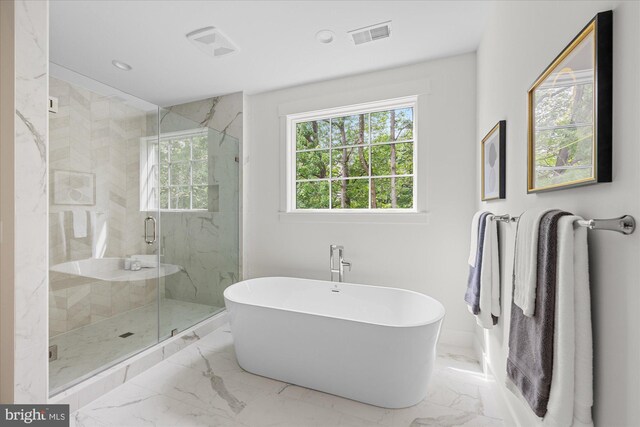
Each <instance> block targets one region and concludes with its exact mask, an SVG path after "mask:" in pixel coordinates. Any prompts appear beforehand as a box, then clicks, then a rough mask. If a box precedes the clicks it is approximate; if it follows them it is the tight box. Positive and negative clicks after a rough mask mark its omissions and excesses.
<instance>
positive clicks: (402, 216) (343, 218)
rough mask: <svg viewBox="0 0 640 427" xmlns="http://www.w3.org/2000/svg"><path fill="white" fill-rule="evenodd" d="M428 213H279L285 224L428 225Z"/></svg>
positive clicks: (281, 220)
mask: <svg viewBox="0 0 640 427" xmlns="http://www.w3.org/2000/svg"><path fill="white" fill-rule="evenodd" d="M428 215H429V213H428V212H331V213H329V212H280V213H279V214H278V216H279V219H280V222H286V223H360V224H424V225H426V224H428Z"/></svg>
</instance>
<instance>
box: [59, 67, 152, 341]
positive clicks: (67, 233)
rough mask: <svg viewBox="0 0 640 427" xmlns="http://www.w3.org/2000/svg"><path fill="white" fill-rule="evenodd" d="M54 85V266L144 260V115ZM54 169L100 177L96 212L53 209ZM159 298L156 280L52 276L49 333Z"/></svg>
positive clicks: (71, 87)
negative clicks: (77, 226) (80, 229)
mask: <svg viewBox="0 0 640 427" xmlns="http://www.w3.org/2000/svg"><path fill="white" fill-rule="evenodd" d="M49 84H50V94H51V96H54V97H57V98H58V102H59V104H58V105H59V109H58V112H57V113H55V114H54V113H50V114H49V129H50V135H49V141H50V171H51V172H50V174H49V175H50V178H49V184H50V188H51V189H52V191H51V192H50V193H51V197H52V199H51V200H50V210H49V212H50V213H49V230H50V241H49V258H50V265H55V264H58V263H62V262H66V261H74V260H80V259H86V258H91V257H101V256H103V257H123V256H125V255H127V254H135V253H145V251H146V248H145V245H144V242H143V241H142V235H141V234H142V232H141V227H142V221H143V219H144V213H143V212H140V202H139V188H140V187H139V180H140V174H139V170H140V165H139V155H140V142H139V141H140V137H142V136H145V135H146V134H147V131H146V128H147V125H146V123H147V120H146V116H145V112H143V111H140V110H137V109H134V108H132V107H130V106H128V105H126V104H125V103H124V102H123V101H122V100H119V99H117V98H113V97H105V96H102V95H99V94H97V93H94V92H91V91H89V90H86V89H84V88H81V87H79V86H75V85H71V84H69V83H67V82H65V81H62V80H59V79H55V78H50V83H49ZM57 170H62V171H69V170H71V171H78V172H88V173H93V174H95V205H90V206H71V205H62V204H56V203H54V199H53V197H54V196H53V195H54V192H55V191H56V187H55V182H54V179H53V177H54V173H55V171H57ZM74 215H81V216H84V219H85V220H86V222H87V225H86V226H87V232H86V236H83V234H84V233H77V232H75V233H74V227H73V222H74ZM94 222H95V224H97V225H98V226H100V225H102V224H104V227H105V231H106V239H105V240H104V241H101V240H100V239H98V238H97V235H98V234H99V233H94V231H93V229H94V224H93V223H94ZM76 236H77V237H76ZM155 297H156V285H155V282H154V281H146V282H140V283H135V286H131V284H130V283H128V282H104V281H94V280H91V279H87V278H81V277H78V276H69V275H65V274H62V273H55V272H51V274H50V287H49V311H50V315H49V317H50V321H49V325H50V326H49V333H50V335H51V336H55V335H57V334H60V333H64V332H68V331H70V330H73V329H76V328H79V327H81V326H85V325H88V324H90V323H94V322H97V321H100V320H103V319H105V318H108V317H111V316H113V315H116V314H119V313H122V312H125V311H128V310H131V309H134V308H137V307H141V306H143V305H145V304H148V303H150V302H153V301H154V300H155Z"/></svg>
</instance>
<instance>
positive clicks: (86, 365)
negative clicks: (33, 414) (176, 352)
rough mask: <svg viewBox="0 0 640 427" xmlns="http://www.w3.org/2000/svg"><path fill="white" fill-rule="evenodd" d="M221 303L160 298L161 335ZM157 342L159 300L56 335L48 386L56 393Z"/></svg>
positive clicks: (203, 315) (198, 318)
mask: <svg viewBox="0 0 640 427" xmlns="http://www.w3.org/2000/svg"><path fill="white" fill-rule="evenodd" d="M220 310H221V307H215V306H210V305H204V304H196V303H191V302H185V301H178V300H173V299H167V298H163V299H162V300H160V338H161V339H164V338H167V337H169V335H170V333H171V330H172V329H176V328H178V330H182V329H185V328H188V327H190V326H191V325H194V324H195V323H197V322H199V321H201V320H203V319H204V318H206V317H208V316H210V315H212V314H214V313H217V312H219V311H220ZM157 342H158V305H157V303H152V304H148V305H146V306H143V307H140V308H137V309H134V310H130V311H127V312H125V313H122V314H118V315H116V316H113V317H110V318H108V319H105V320H102V321H100V322H96V323H93V324H90V325H86V326H83V327H81V328H78V329H75V330H73V331H69V332H66V333H63V334H60V335H56V336H55V337H52V338H51V339H50V342H49V345H51V346H53V345H55V346H57V351H58V354H57V357H58V358H57V359H56V360H54V361H52V362H51V363H49V390H50V391H51V394H55V393H57V392H59V391H62V390H64V389H65V388H68V387H70V386H72V385H74V384H76V383H78V381H79V380H81V379H85V378H86V377H87V376H90V375H89V374H92V373H94V374H95V373H97V372H99V371H101V370H102V369H106V368H108V367H109V366H111V365H113V364H114V363H117V362H119V361H121V360H123V359H124V358H126V357H129V356H132V355H133V354H135V353H138V352H139V351H142V350H144V349H145V348H147V347H149V346H152V345H155V344H156V343H157Z"/></svg>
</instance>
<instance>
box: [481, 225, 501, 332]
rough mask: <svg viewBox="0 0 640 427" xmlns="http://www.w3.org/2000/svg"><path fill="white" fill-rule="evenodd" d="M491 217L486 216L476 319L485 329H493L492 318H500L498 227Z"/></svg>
mask: <svg viewBox="0 0 640 427" xmlns="http://www.w3.org/2000/svg"><path fill="white" fill-rule="evenodd" d="M492 218H493V215H489V216H487V218H486V219H485V221H486V228H485V231H484V245H483V248H482V267H481V274H480V314H479V315H478V316H477V317H476V322H477V323H478V325H480V326H482V327H483V328H485V329H491V328H493V318H492V317H491V315H494V316H496V317H499V316H500V265H499V254H498V226H497V224H496V222H495V221H493V219H492Z"/></svg>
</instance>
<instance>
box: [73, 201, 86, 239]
mask: <svg viewBox="0 0 640 427" xmlns="http://www.w3.org/2000/svg"><path fill="white" fill-rule="evenodd" d="M71 216H72V217H73V237H75V238H78V239H79V238H83V237H87V210H86V209H82V208H72V209H71Z"/></svg>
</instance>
